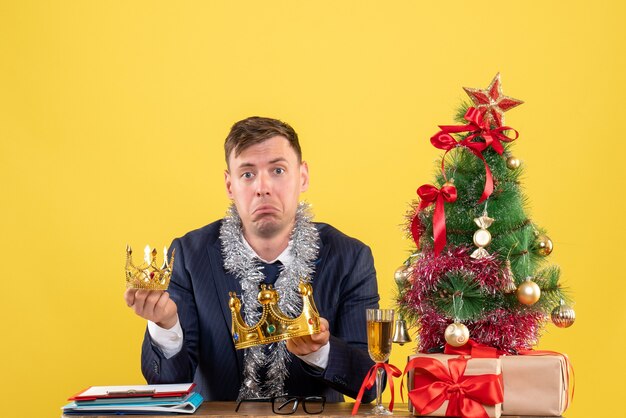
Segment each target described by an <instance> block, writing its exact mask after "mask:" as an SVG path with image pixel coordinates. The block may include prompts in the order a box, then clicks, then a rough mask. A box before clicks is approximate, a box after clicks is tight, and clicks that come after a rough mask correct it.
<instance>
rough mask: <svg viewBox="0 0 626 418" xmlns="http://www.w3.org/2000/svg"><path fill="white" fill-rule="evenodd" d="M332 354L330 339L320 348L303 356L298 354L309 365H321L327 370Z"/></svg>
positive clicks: (321, 367)
mask: <svg viewBox="0 0 626 418" xmlns="http://www.w3.org/2000/svg"><path fill="white" fill-rule="evenodd" d="M329 354H330V341H328V342H327V343H326V344H325V345H323V346H321V347H320V349H319V350H317V351H314V352H312V353H309V354H305V355H303V356H297V357H298V358H299V359H300V360H302V361H304V362H305V363H306V364H308V365H309V366H313V367H319V368H320V369H322V370H326V366H328V355H329Z"/></svg>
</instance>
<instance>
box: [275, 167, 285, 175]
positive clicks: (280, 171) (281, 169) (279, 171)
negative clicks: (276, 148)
mask: <svg viewBox="0 0 626 418" xmlns="http://www.w3.org/2000/svg"><path fill="white" fill-rule="evenodd" d="M274 172H275V173H276V174H283V173H284V172H285V169H284V168H280V167H278V168H276V169H275V170H274Z"/></svg>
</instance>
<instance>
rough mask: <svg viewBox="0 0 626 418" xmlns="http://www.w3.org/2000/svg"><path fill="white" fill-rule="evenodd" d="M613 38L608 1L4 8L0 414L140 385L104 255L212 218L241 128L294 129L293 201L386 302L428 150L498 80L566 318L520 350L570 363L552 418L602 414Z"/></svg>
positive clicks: (616, 54)
mask: <svg viewBox="0 0 626 418" xmlns="http://www.w3.org/2000/svg"><path fill="white" fill-rule="evenodd" d="M435 3H436V4H435ZM624 21H626V13H625V9H624V6H623V4H622V2H619V1H613V2H606V1H595V2H589V1H558V2H557V1H553V2H545V1H523V2H522V1H515V2H501V1H481V2H460V1H459V2H456V1H455V2H453V1H445V2H425V1H402V2H391V1H389V2H382V1H378V2H375V1H316V2H293V1H271V2H270V1H265V2H258V1H255V2H252V1H251V2H225V1H224V2H208V1H207V2H200V1H196V2H191V1H187V2H165V1H101V2H96V1H56V2H55V1H45V2H44V1H42V2H30V1H7V0H5V1H2V2H1V3H0V144H1V145H0V185H1V186H0V192H1V194H0V196H1V197H0V199H1V204H0V214H1V216H0V234H1V237H2V239H1V240H0V242H1V244H0V256H1V257H2V260H3V262H2V265H3V268H2V276H1V277H2V289H3V297H2V300H1V302H0V309H1V316H0V318H2V320H3V321H2V327H1V328H2V342H1V343H0V359H1V361H2V363H1V367H0V376H1V378H0V397H2V402H1V403H0V405H1V406H0V408H1V410H2V412H0V415H3V416H7V417H16V416H59V415H60V410H59V408H60V407H61V406H62V405H63V404H64V403H65V399H66V398H67V397H68V396H70V395H72V394H74V393H75V392H77V391H79V390H80V389H83V388H85V387H87V386H89V385H105V384H130V383H142V382H143V380H142V376H141V373H140V370H139V355H140V342H141V339H142V335H143V330H144V326H145V324H144V321H142V320H141V319H139V318H138V317H135V316H134V315H133V313H132V312H131V311H130V310H128V309H127V308H126V306H125V304H124V302H123V299H122V293H123V289H124V276H123V264H124V247H125V245H126V243H130V244H131V245H133V246H134V247H135V248H136V249H137V250H138V251H137V252H138V253H141V248H142V247H143V246H144V245H145V244H147V243H150V244H152V245H158V246H163V245H166V244H169V242H170V241H171V239H172V238H174V237H177V236H180V235H182V234H184V233H185V232H187V231H189V230H191V229H194V228H196V227H199V226H202V225H204V224H206V223H209V222H210V221H213V220H215V219H217V218H219V217H221V216H222V215H223V214H224V211H225V208H226V206H227V204H228V200H227V198H226V196H225V192H224V186H223V180H222V179H223V174H222V173H223V169H224V161H223V155H222V154H223V152H222V143H223V138H224V137H225V135H226V133H227V132H228V129H229V127H230V125H231V124H232V123H233V122H235V121H236V120H239V119H242V118H244V117H247V116H250V115H264V116H272V117H278V118H281V119H284V120H286V121H288V122H289V123H291V124H292V125H293V126H294V127H295V128H296V130H297V131H298V133H299V135H300V137H301V141H302V146H303V149H304V154H305V159H306V160H307V161H308V162H309V165H310V171H311V189H310V191H309V192H307V193H306V195H305V196H304V198H305V199H307V200H308V201H310V202H311V203H312V204H313V205H314V210H315V213H316V219H317V220H320V221H326V222H329V223H332V224H333V225H335V226H337V227H338V228H340V229H341V230H343V231H344V232H346V233H348V234H350V235H352V236H355V237H357V238H359V239H361V240H362V241H364V242H365V243H367V244H369V245H370V246H371V247H372V249H373V252H374V256H375V260H376V268H377V271H378V275H379V283H380V288H381V295H382V297H383V302H382V305H383V306H387V307H389V306H392V299H391V297H392V294H393V287H394V283H393V279H392V277H393V272H394V270H395V269H396V267H398V266H399V265H400V264H401V263H402V261H403V260H404V259H405V257H406V255H407V251H408V250H409V249H410V247H411V243H410V242H409V241H408V240H405V239H404V237H403V233H402V231H401V230H400V227H399V225H400V224H401V223H402V222H403V215H404V212H405V210H406V209H407V204H408V202H410V201H411V200H412V199H413V198H415V189H416V188H417V187H418V186H419V185H421V184H423V183H427V182H431V181H432V179H433V172H434V170H435V165H436V161H437V159H438V158H439V156H440V155H441V153H440V152H439V151H438V150H436V149H434V148H433V147H432V146H431V145H430V143H429V138H430V136H431V135H432V134H433V133H434V132H436V130H437V124H446V123H448V124H449V123H451V122H452V116H453V114H454V112H455V109H456V107H457V105H458V104H459V103H460V101H461V100H463V99H466V96H465V93H464V92H463V91H462V89H461V87H462V86H467V87H477V88H485V87H486V86H487V85H488V84H489V82H490V81H491V79H492V77H493V76H494V75H495V74H496V72H498V71H500V72H501V74H502V81H503V86H504V93H505V94H508V95H510V96H513V97H516V98H520V99H523V100H525V102H526V103H525V104H524V105H523V106H520V107H518V108H516V109H514V110H512V111H510V112H508V113H507V115H506V118H507V122H508V124H510V125H512V126H513V127H515V128H516V129H517V130H518V131H519V132H520V134H521V137H520V139H519V140H518V141H517V143H516V144H515V148H514V153H515V155H516V156H518V157H519V158H521V159H522V160H523V164H524V167H525V169H526V174H525V177H524V183H523V186H524V189H525V192H526V194H527V196H528V197H529V214H530V215H531V217H532V219H533V220H534V221H535V222H536V223H537V224H539V225H541V226H543V227H545V228H547V230H548V231H549V235H550V237H551V238H552V240H553V241H554V244H555V250H554V253H553V255H551V256H550V261H551V262H553V263H556V264H559V265H560V266H561V268H562V281H563V283H564V284H565V285H567V286H569V287H570V288H571V290H572V292H573V295H574V297H575V298H576V301H577V303H576V305H575V308H576V313H577V315H578V319H577V322H576V324H575V325H574V326H573V327H572V328H570V329H567V330H561V329H557V328H555V327H554V326H552V325H548V326H547V328H546V330H545V335H544V336H543V339H542V340H541V344H540V346H539V348H543V349H552V350H557V351H561V352H566V353H568V354H569V355H570V357H571V359H572V361H573V364H574V366H575V370H576V398H575V400H574V404H573V406H572V407H571V409H570V410H569V411H568V413H567V417H568V418H575V417H589V416H594V417H617V416H624V415H623V414H624V412H623V408H621V404H620V401H619V400H620V399H622V398H623V393H622V391H623V377H622V376H623V375H624V374H625V373H626V366H624V361H623V347H624V344H625V343H626V338H625V337H624V334H626V327H625V326H624V323H625V321H626V314H625V312H626V308H625V306H624V297H623V295H624V286H623V284H624V278H625V277H624V264H623V263H624V257H625V256H624V254H625V251H624V250H625V248H624V245H623V236H624V233H625V232H626V228H625V221H624V211H625V209H626V208H625V205H624V195H623V191H622V189H623V187H624V180H625V176H624V161H626V160H625V154H624V153H625V147H624V140H623V135H624V127H623V123H622V121H623V117H624V111H625V109H624V101H625V100H626V99H625V94H626V83H625V82H624V74H625V73H626V65H625V58H624V57H625V52H626V51H625V50H624V41H623V40H624V39H625V35H626V29H625V26H624ZM411 348H412V347H404V348H399V347H395V348H394V353H393V356H392V362H393V363H395V364H396V365H398V366H400V367H403V366H404V359H405V358H406V355H407V354H408V353H409V352H410V349H411ZM30 393H34V395H31V394H30ZM529 402H532V400H529ZM7 409H8V410H7Z"/></svg>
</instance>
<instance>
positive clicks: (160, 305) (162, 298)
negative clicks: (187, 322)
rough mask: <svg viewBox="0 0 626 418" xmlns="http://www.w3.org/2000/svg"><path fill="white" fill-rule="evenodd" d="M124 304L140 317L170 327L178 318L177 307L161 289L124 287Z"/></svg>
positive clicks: (162, 326) (166, 327) (163, 326)
mask: <svg viewBox="0 0 626 418" xmlns="http://www.w3.org/2000/svg"><path fill="white" fill-rule="evenodd" d="M124 300H125V301H126V304H127V305H128V306H129V307H130V308H131V309H132V310H133V311H135V313H136V314H137V315H139V316H140V317H142V318H144V319H147V320H148V321H152V322H154V323H155V324H157V325H158V326H160V327H161V328H165V329H170V328H172V327H173V326H174V325H176V321H177V320H178V313H177V312H178V308H177V307H176V303H174V301H173V300H172V299H170V295H169V293H167V292H164V291H163V290H146V289H126V292H124Z"/></svg>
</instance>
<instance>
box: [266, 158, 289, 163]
mask: <svg viewBox="0 0 626 418" xmlns="http://www.w3.org/2000/svg"><path fill="white" fill-rule="evenodd" d="M281 162H283V163H286V162H288V161H287V159H286V158H285V157H278V158H274V159H273V160H271V161H270V164H276V163H281Z"/></svg>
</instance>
